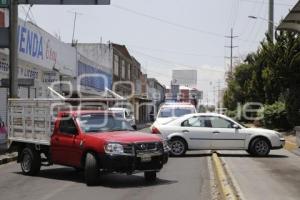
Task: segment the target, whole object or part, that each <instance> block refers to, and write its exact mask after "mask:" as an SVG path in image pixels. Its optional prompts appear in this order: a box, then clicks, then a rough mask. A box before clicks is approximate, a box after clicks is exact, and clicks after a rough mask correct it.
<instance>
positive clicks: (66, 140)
mask: <svg viewBox="0 0 300 200" xmlns="http://www.w3.org/2000/svg"><path fill="white" fill-rule="evenodd" d="M16 109H17V108H16V107H15V110H16ZM35 109H38V107H36V108H35ZM10 110H11V111H13V110H14V107H13V106H12V107H11V108H10ZM23 110H24V109H23ZM29 110H30V109H29ZM33 112H35V111H33ZM41 116H43V115H41ZM41 116H38V114H37V112H36V113H35V114H33V115H32V113H31V114H28V113H27V114H25V113H23V114H22V115H21V114H15V115H14V114H11V115H10V120H9V121H10V126H11V127H10V132H9V140H10V142H11V145H12V146H14V147H17V148H18V152H19V154H18V162H20V164H21V168H22V171H23V173H24V174H26V175H36V174H37V173H38V172H39V171H40V168H41V166H50V165H52V164H59V165H64V166H70V167H73V168H75V169H76V170H84V173H85V180H86V184H87V185H95V184H97V183H98V182H99V178H100V176H101V174H103V173H110V172H119V173H127V174H128V175H130V174H132V173H136V172H144V177H145V180H146V181H155V180H156V173H157V172H158V171H160V170H161V169H162V167H163V165H164V164H165V163H167V161H168V146H167V143H166V142H165V141H163V140H162V139H161V138H160V137H159V136H156V135H151V134H147V133H142V132H137V131H134V130H133V128H132V127H131V126H130V124H129V123H128V122H127V121H125V120H124V119H120V118H116V117H115V116H114V115H113V113H111V112H108V111H68V112H59V113H58V116H57V118H56V121H55V122H54V124H53V123H52V129H53V134H51V136H50V137H49V140H48V139H47V136H46V135H43V134H42V133H40V132H39V131H42V130H43V129H42V128H41V127H40V126H41V125H40V124H46V125H45V127H44V128H45V130H47V129H49V130H50V129H51V127H50V126H51V124H49V123H48V122H47V119H48V118H47V117H45V119H41V118H42V117H41ZM18 117H21V118H25V119H23V120H22V119H19V118H18ZM39 120H40V121H39ZM28 121H29V122H28ZM22 122H23V123H24V122H25V124H22ZM39 122H41V123H40V124H39ZM20 123H21V124H20ZM26 123H27V124H26ZM47 123H48V124H49V126H48V125H47ZM22 126H25V127H24V128H23V129H22V130H19V128H20V127H22ZM28 126H29V127H30V126H33V127H32V128H31V130H29V129H28ZM38 127H39V128H38ZM27 129H28V131H29V132H26V130H27ZM24 130H25V131H24ZM18 131H19V132H18ZM30 131H31V132H30ZM20 132H21V134H20ZM45 132H47V131H45ZM22 133H24V134H25V135H24V134H22ZM47 141H48V143H47ZM100 180H101V178H100Z"/></svg>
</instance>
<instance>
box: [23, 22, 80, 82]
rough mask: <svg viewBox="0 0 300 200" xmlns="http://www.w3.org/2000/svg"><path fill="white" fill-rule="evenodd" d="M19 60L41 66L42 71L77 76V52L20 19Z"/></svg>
mask: <svg viewBox="0 0 300 200" xmlns="http://www.w3.org/2000/svg"><path fill="white" fill-rule="evenodd" d="M18 52H19V59H21V60H24V61H27V62H30V63H34V64H36V65H38V66H41V67H42V69H41V70H45V71H52V70H53V69H56V70H58V71H59V72H60V73H61V74H64V75H68V76H72V77H75V76H76V50H75V48H73V47H72V46H71V45H69V44H66V43H63V42H61V41H60V40H58V39H56V38H55V37H54V36H52V35H50V34H49V33H47V32H46V31H44V30H42V29H41V28H39V27H38V26H36V25H34V24H32V23H30V22H25V21H23V20H21V19H19V25H18Z"/></svg>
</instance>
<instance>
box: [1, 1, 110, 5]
mask: <svg viewBox="0 0 300 200" xmlns="http://www.w3.org/2000/svg"><path fill="white" fill-rule="evenodd" d="M0 1H1V0H0ZM18 3H19V4H31V5H32V4H45V5H55V4H56V5H59V4H62V5H110V0H18Z"/></svg>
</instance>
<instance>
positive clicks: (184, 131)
mask: <svg viewBox="0 0 300 200" xmlns="http://www.w3.org/2000/svg"><path fill="white" fill-rule="evenodd" d="M182 132H183V133H189V132H190V131H188V130H183V131H182Z"/></svg>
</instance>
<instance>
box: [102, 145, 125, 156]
mask: <svg viewBox="0 0 300 200" xmlns="http://www.w3.org/2000/svg"><path fill="white" fill-rule="evenodd" d="M104 151H105V153H107V154H123V153H124V148H123V145H121V144H118V143H108V144H106V145H105V146H104Z"/></svg>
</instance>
